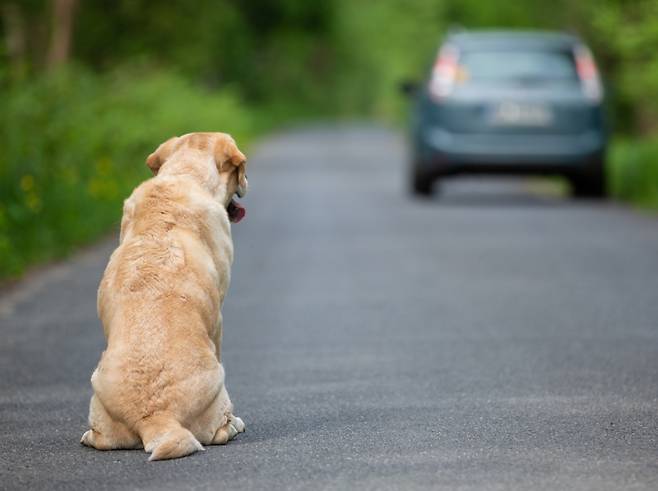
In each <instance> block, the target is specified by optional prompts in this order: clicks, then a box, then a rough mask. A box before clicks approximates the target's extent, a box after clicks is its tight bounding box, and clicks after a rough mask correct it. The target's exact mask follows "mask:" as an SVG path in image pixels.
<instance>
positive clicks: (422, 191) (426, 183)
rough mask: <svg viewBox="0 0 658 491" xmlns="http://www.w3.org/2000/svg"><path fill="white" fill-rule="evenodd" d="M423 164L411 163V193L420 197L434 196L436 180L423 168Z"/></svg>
mask: <svg viewBox="0 0 658 491" xmlns="http://www.w3.org/2000/svg"><path fill="white" fill-rule="evenodd" d="M420 169H421V165H419V164H418V163H417V162H412V163H411V169H410V173H409V174H410V179H409V181H410V182H409V184H410V186H409V187H410V190H411V193H412V194H414V195H415V196H419V197H429V196H432V191H433V187H434V186H433V185H434V180H433V179H432V178H431V177H429V176H428V175H427V174H425V173H423V172H422V171H421V170H420Z"/></svg>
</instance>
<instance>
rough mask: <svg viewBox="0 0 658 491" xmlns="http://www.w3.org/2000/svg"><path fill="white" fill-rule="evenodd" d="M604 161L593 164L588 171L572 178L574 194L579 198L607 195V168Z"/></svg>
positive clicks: (600, 197)
mask: <svg viewBox="0 0 658 491" xmlns="http://www.w3.org/2000/svg"><path fill="white" fill-rule="evenodd" d="M604 167H605V166H604V164H603V162H602V161H600V162H597V163H596V165H593V166H591V167H590V168H589V169H588V170H587V171H586V172H583V173H581V174H579V175H576V176H573V177H572V178H571V185H572V188H573V195H574V196H576V197H577V198H598V199H602V198H605V197H606V179H605V169H604Z"/></svg>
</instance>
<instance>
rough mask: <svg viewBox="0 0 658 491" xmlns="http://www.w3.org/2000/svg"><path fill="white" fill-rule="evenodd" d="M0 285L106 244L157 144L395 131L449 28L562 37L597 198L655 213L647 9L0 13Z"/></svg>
mask: <svg viewBox="0 0 658 491" xmlns="http://www.w3.org/2000/svg"><path fill="white" fill-rule="evenodd" d="M0 16H1V18H2V23H1V24H0V39H1V41H0V107H1V108H2V110H1V111H0V149H1V151H0V280H1V279H7V278H12V277H17V276H19V275H20V274H21V273H23V272H24V271H25V269H26V268H27V267H28V266H30V265H32V264H35V263H38V262H41V261H44V260H48V259H52V258H56V257H59V256H62V255H64V254H66V253H67V252H69V251H70V250H72V249H73V248H75V247H76V246H79V245H81V244H84V243H88V242H89V241H91V240H93V239H95V238H96V237H98V236H99V235H101V234H103V233H104V232H106V231H107V230H108V229H111V228H112V226H113V225H114V224H116V223H117V220H118V218H119V216H120V213H121V206H120V204H121V202H122V200H123V199H124V198H125V197H126V196H127V195H128V194H129V192H130V191H131V190H132V188H133V187H134V186H135V184H136V183H137V182H139V181H140V180H142V179H144V178H146V177H148V172H147V169H146V167H145V165H143V161H144V158H145V156H146V155H147V154H148V153H149V152H150V151H152V150H153V148H155V147H156V146H157V144H158V143H159V142H161V141H163V140H165V139H166V138H168V137H170V136H171V135H173V134H182V133H186V132H189V131H196V130H211V129H218V130H222V131H227V132H230V133H232V134H233V135H234V136H235V137H236V139H237V140H238V141H239V142H240V145H241V146H242V147H245V146H248V144H249V142H251V141H253V140H254V138H257V137H258V136H260V135H263V134H265V133H266V132H268V131H271V130H273V129H275V128H277V127H280V126H281V125H286V124H293V123H297V124H298V123H300V122H303V121H309V120H312V119H323V120H327V119H338V118H340V119H348V118H349V119H360V120H364V119H373V120H379V121H383V122H386V123H388V124H393V125H400V126H401V127H404V126H405V125H406V121H407V114H408V112H409V99H408V98H405V97H404V95H403V94H401V93H400V91H399V84H400V83H401V82H403V81H405V80H417V81H421V80H423V77H424V76H425V75H424V74H425V73H426V71H427V68H428V67H429V66H430V64H431V63H432V60H433V58H434V56H435V54H436V52H437V49H438V47H439V45H440V42H441V39H442V38H443V36H445V34H446V33H447V32H448V31H449V30H450V29H453V28H454V26H464V27H466V28H469V29H477V28H492V27H497V28H523V29H550V30H560V31H566V32H571V33H577V34H578V35H579V36H580V37H581V39H583V40H584V42H585V43H587V45H588V46H589V47H590V48H591V50H592V52H593V53H594V56H595V58H596V60H597V63H598V66H599V69H600V71H601V73H602V78H603V81H604V83H605V86H606V88H607V95H608V97H607V105H608V110H609V115H610V123H611V124H610V125H611V127H612V129H613V132H614V136H613V138H612V140H611V144H610V148H609V157H608V159H607V163H606V165H607V168H608V169H607V170H608V172H607V173H608V184H607V185H608V194H609V195H610V196H612V198H614V199H617V200H622V201H626V202H630V203H632V204H634V205H636V206H641V207H648V208H651V207H653V208H655V207H658V163H657V159H658V139H657V138H656V133H657V132H658V57H656V56H655V52H656V47H657V46H658V0H647V1H639V0H638V1H634V2H628V1H625V0H580V1H578V2H573V1H568V0H556V1H555V2H545V1H539V0H538V1H534V0H528V1H525V2H516V1H499V2H481V1H479V0H378V1H377V2H366V1H354V0H326V1H322V2H309V1H306V0H278V1H277V0H249V1H240V0H198V1H195V2H189V1H184V0H170V1H168V2H160V1H154V0H95V1H90V0H86V1H85V0H20V1H9V0H1V1H0Z"/></svg>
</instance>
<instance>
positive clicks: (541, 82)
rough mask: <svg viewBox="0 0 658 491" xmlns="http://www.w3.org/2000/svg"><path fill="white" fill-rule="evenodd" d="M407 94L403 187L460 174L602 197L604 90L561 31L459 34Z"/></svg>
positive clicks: (424, 187) (576, 42)
mask: <svg viewBox="0 0 658 491" xmlns="http://www.w3.org/2000/svg"><path fill="white" fill-rule="evenodd" d="M403 88H404V89H406V90H405V92H407V93H408V94H413V98H414V100H415V101H414V104H413V109H412V116H411V163H410V164H411V165H410V184H411V189H412V191H413V192H414V193H415V194H417V195H429V194H431V193H432V190H433V185H434V183H435V182H436V181H437V180H439V179H441V178H442V177H445V176H449V175H455V174H463V173H488V174H499V173H506V174H521V175H523V174H556V175H561V176H565V177H567V178H568V179H569V181H570V182H571V184H572V189H573V192H574V194H575V195H576V196H582V197H592V198H601V197H604V195H605V193H606V179H605V156H606V147H607V140H608V131H607V126H606V118H605V110H604V88H603V84H602V82H601V78H600V76H599V72H598V69H597V66H596V63H595V61H594V58H593V56H592V53H591V51H590V50H589V48H588V47H587V46H586V45H585V44H584V43H583V42H582V41H581V40H580V39H579V38H578V37H576V36H574V35H570V34H565V33H559V32H535V31H462V32H458V33H451V34H449V35H448V36H447V37H446V39H445V40H444V42H443V43H442V45H441V47H440V49H439V50H438V54H437V56H436V59H435V60H434V63H433V66H432V68H431V70H430V71H429V74H428V76H427V79H426V82H425V83H424V84H422V85H420V86H419V85H418V84H413V83H407V84H403Z"/></svg>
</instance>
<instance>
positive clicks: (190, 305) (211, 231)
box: [81, 133, 247, 460]
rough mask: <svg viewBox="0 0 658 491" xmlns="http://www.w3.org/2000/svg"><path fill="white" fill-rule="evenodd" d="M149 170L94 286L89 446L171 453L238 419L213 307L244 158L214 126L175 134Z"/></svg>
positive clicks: (181, 452) (217, 439) (228, 428)
mask: <svg viewBox="0 0 658 491" xmlns="http://www.w3.org/2000/svg"><path fill="white" fill-rule="evenodd" d="M146 162H147V164H148V166H149V167H150V168H151V170H152V171H153V172H154V174H155V177H153V178H151V179H149V180H148V181H146V182H144V183H142V184H141V185H140V186H139V187H137V188H136V189H135V191H133V193H132V195H131V196H130V197H129V198H128V199H127V200H126V202H125V204H124V208H123V219H122V220H121V235H120V239H119V247H118V248H117V249H116V250H115V251H114V253H113V254H112V257H111V258H110V262H109V264H108V265H107V268H106V270H105V274H104V276H103V279H102V281H101V284H100V287H99V290H98V313H99V316H100V319H101V322H102V323H103V330H104V331H105V336H106V338H107V349H106V350H105V351H104V352H103V354H102V356H101V359H100V362H99V363H98V367H97V368H96V370H95V371H94V373H93V375H92V377H91V384H92V386H93V389H94V395H93V397H92V398H91V404H90V410H89V425H90V427H91V429H90V430H89V431H87V432H86V433H85V434H84V435H83V436H82V440H81V442H82V443H83V444H85V445H88V446H90V447H95V448H97V449H99V450H109V449H117V448H141V447H142V446H143V448H144V449H145V450H146V451H147V452H151V457H150V459H149V460H159V459H173V458H176V457H182V456H185V455H188V454H191V453H193V452H196V451H197V450H203V446H202V444H203V445H211V444H224V443H226V442H228V441H229V440H231V439H233V438H234V437H235V436H236V435H237V434H238V433H240V432H242V431H244V423H243V422H242V420H241V419H240V418H238V417H236V416H234V415H233V406H232V404H231V401H230V399H229V397H228V393H227V392H226V387H225V386H224V369H223V368H222V365H221V363H220V361H221V359H220V348H221V337H222V315H221V312H220V307H221V305H222V302H223V300H224V295H225V294H226V291H227V289H228V285H229V276H230V266H231V263H232V261H233V242H232V239H231V226H230V224H229V220H230V221H234V222H237V221H239V220H240V219H242V217H243V216H244V208H243V207H242V206H241V205H239V204H237V203H236V202H235V201H234V200H233V196H234V195H235V194H237V195H238V196H243V195H244V194H245V193H246V191H247V178H246V175H245V165H246V158H245V156H244V155H243V154H242V152H240V150H239V149H238V147H237V146H236V144H235V141H234V140H233V138H231V137H230V136H229V135H227V134H224V133H190V134H188V135H184V136H181V137H174V138H171V139H169V140H167V141H166V142H165V143H163V144H162V145H160V146H159V147H158V149H157V150H156V151H155V152H153V153H152V154H151V155H149V157H148V159H147V161H146Z"/></svg>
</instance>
